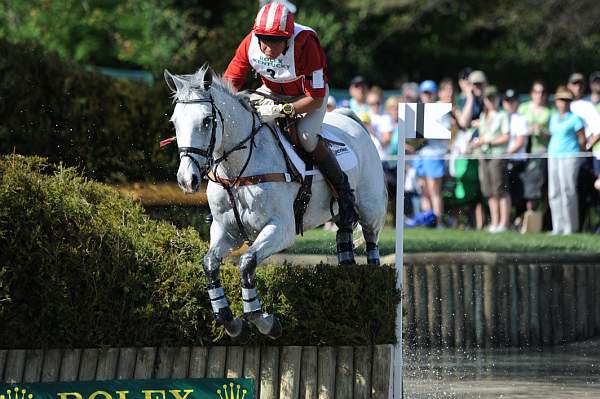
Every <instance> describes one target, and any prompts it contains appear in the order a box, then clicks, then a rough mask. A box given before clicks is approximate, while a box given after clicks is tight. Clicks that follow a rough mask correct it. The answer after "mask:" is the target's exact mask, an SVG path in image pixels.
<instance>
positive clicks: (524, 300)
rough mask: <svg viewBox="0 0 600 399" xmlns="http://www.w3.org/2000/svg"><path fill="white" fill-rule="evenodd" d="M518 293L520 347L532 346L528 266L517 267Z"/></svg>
mask: <svg viewBox="0 0 600 399" xmlns="http://www.w3.org/2000/svg"><path fill="white" fill-rule="evenodd" d="M517 291H518V307H517V312H518V313H519V326H518V330H519V332H518V334H519V344H520V346H530V345H531V339H530V338H529V335H530V334H529V331H530V325H531V324H530V323H531V305H530V303H531V302H530V300H531V296H530V292H529V266H527V265H519V266H518V267H517Z"/></svg>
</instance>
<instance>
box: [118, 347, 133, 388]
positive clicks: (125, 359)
mask: <svg viewBox="0 0 600 399" xmlns="http://www.w3.org/2000/svg"><path fill="white" fill-rule="evenodd" d="M136 357H137V349H136V348H121V352H120V353H119V363H118V365H117V379H118V380H130V379H132V378H133V373H134V371H135V359H136Z"/></svg>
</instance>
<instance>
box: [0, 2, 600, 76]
mask: <svg viewBox="0 0 600 399" xmlns="http://www.w3.org/2000/svg"><path fill="white" fill-rule="evenodd" d="M295 3H296V5H297V6H298V12H297V15H296V19H297V20H298V21H299V22H301V23H304V24H306V25H310V26H312V27H314V28H315V29H316V30H317V32H318V33H319V37H320V40H321V42H322V44H323V45H324V47H325V49H326V53H327V56H328V59H329V64H330V69H331V77H332V83H333V85H334V86H337V87H344V86H345V85H346V84H347V81H348V80H349V79H350V78H351V77H352V76H353V75H355V74H357V73H361V74H365V75H367V76H368V77H369V79H370V80H371V81H372V82H374V83H378V84H380V85H382V86H384V87H394V86H398V84H399V83H400V82H401V81H404V80H407V79H411V80H420V79H424V78H434V79H439V78H441V77H443V76H452V77H454V76H455V75H456V72H457V71H458V70H459V69H460V68H462V67H464V66H466V65H470V66H472V67H476V68H482V69H484V70H486V72H488V74H489V75H490V77H491V78H492V79H493V80H496V81H497V82H498V83H500V84H509V83H511V84H515V85H516V86H521V87H522V86H525V85H528V83H529V82H530V81H531V79H533V78H537V77H544V78H546V79H547V80H549V81H550V82H551V83H558V82H559V81H562V80H564V78H565V75H566V74H567V73H569V72H571V71H573V70H575V69H578V70H581V71H583V72H590V71H591V70H593V69H597V68H598V67H599V65H600V54H599V53H598V52H597V51H596V49H597V47H598V45H599V44H600V33H599V31H598V30H597V29H596V25H597V21H598V20H600V7H597V4H596V3H597V1H596V0H575V1H569V2H564V1H560V0H521V1H515V0H490V1H487V2H481V1H479V0H465V1H461V2H456V1H452V0H410V1H409V0H348V1H342V0H322V1H319V0H297V1H296V2H295ZM257 8H258V2H257V1H247V0H221V1H218V2H214V1H201V2H197V1H193V0H149V1H145V0H144V1H143V0H124V1H116V0H113V1H106V0H84V1H78V2H75V1H72V0H53V1H49V0H32V1H28V2H25V1H16V2H15V1H13V2H7V1H5V2H4V3H3V5H2V6H0V35H3V36H6V37H11V38H12V39H13V40H21V39H34V40H36V41H39V42H41V43H42V44H43V45H44V46H46V47H47V48H49V49H51V50H55V51H57V52H58V53H59V54H61V55H62V56H63V57H67V58H70V59H74V60H76V61H79V62H85V63H95V64H99V65H108V66H124V67H139V68H144V69H148V70H152V71H155V72H159V71H161V70H162V69H163V68H164V67H167V66H168V67H171V68H174V69H175V70H177V71H181V72H191V71H192V70H194V69H196V68H197V67H198V66H199V65H202V64H203V63H204V62H209V63H210V64H211V65H213V66H214V67H215V69H216V70H217V71H223V70H224V69H225V67H226V65H227V63H228V62H229V60H230V59H231V56H232V55H233V52H234V51H235V48H236V46H237V44H238V43H239V41H240V40H241V39H242V38H243V37H244V35H245V34H246V33H247V32H248V31H250V29H251V27H252V22H253V18H254V15H255V13H256V11H257Z"/></svg>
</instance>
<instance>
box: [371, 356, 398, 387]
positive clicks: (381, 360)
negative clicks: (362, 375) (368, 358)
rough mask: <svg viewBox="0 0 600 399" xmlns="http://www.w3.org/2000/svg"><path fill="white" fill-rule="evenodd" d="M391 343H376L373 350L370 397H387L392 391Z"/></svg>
mask: <svg viewBox="0 0 600 399" xmlns="http://www.w3.org/2000/svg"><path fill="white" fill-rule="evenodd" d="M392 352H393V346H392V345H376V346H375V350H374V352H373V386H372V388H371V398H372V399H389V398H390V393H391V391H392V370H391V362H392V358H393V353H392Z"/></svg>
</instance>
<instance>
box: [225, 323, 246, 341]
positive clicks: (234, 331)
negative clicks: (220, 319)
mask: <svg viewBox="0 0 600 399" xmlns="http://www.w3.org/2000/svg"><path fill="white" fill-rule="evenodd" d="M223 327H225V332H226V333H227V335H229V337H230V338H231V339H233V340H236V341H237V340H240V339H242V338H243V335H244V334H246V335H247V334H248V323H247V322H246V321H245V320H242V319H241V318H239V317H236V318H234V319H233V320H231V321H228V322H225V323H223Z"/></svg>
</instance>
